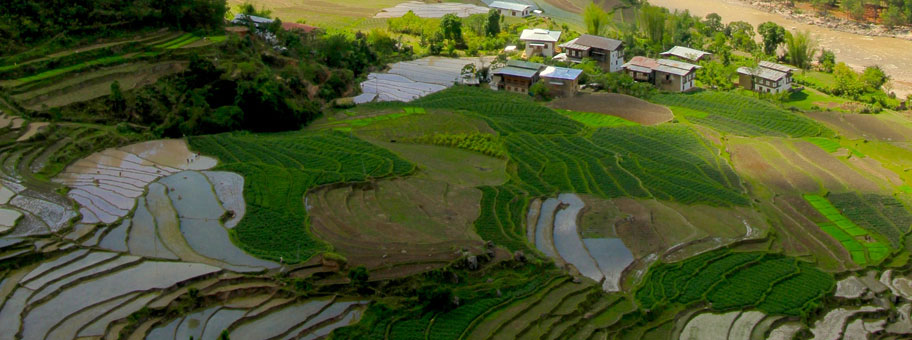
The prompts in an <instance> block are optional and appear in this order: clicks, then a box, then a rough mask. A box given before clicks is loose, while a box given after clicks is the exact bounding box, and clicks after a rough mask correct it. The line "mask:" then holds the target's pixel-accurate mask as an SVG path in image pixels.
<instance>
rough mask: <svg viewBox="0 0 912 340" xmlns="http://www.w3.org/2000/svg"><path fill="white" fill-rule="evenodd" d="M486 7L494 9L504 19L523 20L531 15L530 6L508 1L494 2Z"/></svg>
mask: <svg viewBox="0 0 912 340" xmlns="http://www.w3.org/2000/svg"><path fill="white" fill-rule="evenodd" d="M488 7H490V8H493V9H496V10H497V11H498V12H500V15H502V16H505V17H517V18H524V17H527V16H529V15H530V14H532V6H529V5H526V4H518V3H515V2H508V1H494V2H492V3H491V4H490V5H488Z"/></svg>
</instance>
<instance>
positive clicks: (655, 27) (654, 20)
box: [641, 4, 666, 47]
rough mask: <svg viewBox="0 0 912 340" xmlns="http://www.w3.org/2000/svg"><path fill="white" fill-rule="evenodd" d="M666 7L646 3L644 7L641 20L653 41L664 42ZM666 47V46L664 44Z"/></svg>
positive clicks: (647, 34)
mask: <svg viewBox="0 0 912 340" xmlns="http://www.w3.org/2000/svg"><path fill="white" fill-rule="evenodd" d="M665 19H666V18H665V9H664V8H662V7H657V6H652V5H649V4H646V6H644V7H643V13H642V16H641V20H642V21H643V29H644V30H645V31H646V36H647V37H648V38H649V39H650V40H652V41H653V42H658V43H662V40H663V39H664V38H665ZM663 47H664V46H663Z"/></svg>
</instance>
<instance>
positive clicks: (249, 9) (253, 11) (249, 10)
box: [239, 1, 272, 18]
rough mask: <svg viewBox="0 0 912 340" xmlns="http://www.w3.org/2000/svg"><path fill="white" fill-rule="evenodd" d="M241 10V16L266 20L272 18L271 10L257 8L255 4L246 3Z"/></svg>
mask: <svg viewBox="0 0 912 340" xmlns="http://www.w3.org/2000/svg"><path fill="white" fill-rule="evenodd" d="M239 10H240V12H241V14H246V15H253V16H258V17H264V18H269V17H270V16H272V11H271V10H269V9H267V8H266V7H260V8H257V7H256V5H255V4H253V3H251V2H249V1H245V2H244V3H243V4H241V5H240V8H239Z"/></svg>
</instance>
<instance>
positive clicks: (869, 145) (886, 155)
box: [843, 141, 912, 183]
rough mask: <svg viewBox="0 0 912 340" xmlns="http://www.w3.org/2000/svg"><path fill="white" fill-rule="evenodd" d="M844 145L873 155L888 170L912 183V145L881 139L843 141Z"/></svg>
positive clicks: (868, 155)
mask: <svg viewBox="0 0 912 340" xmlns="http://www.w3.org/2000/svg"><path fill="white" fill-rule="evenodd" d="M843 145H845V146H847V147H851V148H852V150H857V151H858V152H859V153H861V154H863V155H865V156H867V157H871V158H873V159H875V160H877V161H878V162H880V164H881V165H882V166H883V167H884V168H887V170H890V171H892V172H893V173H895V174H897V175H898V176H899V177H900V178H901V179H902V180H903V182H905V183H912V171H908V170H909V169H912V146H907V147H903V146H902V145H900V144H895V143H889V142H880V141H843Z"/></svg>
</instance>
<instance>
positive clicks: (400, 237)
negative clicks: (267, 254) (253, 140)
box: [305, 177, 483, 275]
mask: <svg viewBox="0 0 912 340" xmlns="http://www.w3.org/2000/svg"><path fill="white" fill-rule="evenodd" d="M480 200H481V192H480V191H479V190H477V189H474V188H454V187H451V186H450V184H447V183H445V182H440V181H434V180H427V179H421V178H415V177H410V178H405V179H393V180H387V181H379V182H375V183H368V184H359V185H348V186H329V187H324V188H320V189H317V190H315V191H313V192H311V193H309V194H308V195H307V199H306V203H305V204H306V205H307V207H308V210H309V212H310V218H311V222H312V224H311V229H312V231H313V232H314V233H315V234H316V235H317V236H318V237H320V238H321V239H323V240H324V241H326V242H329V243H330V244H332V245H333V247H334V249H335V250H336V251H337V252H339V253H341V254H342V255H344V256H345V257H346V258H348V260H349V263H350V264H353V265H364V266H366V267H368V269H371V270H375V269H385V271H386V272H387V274H385V275H393V273H397V272H403V273H405V272H412V270H405V271H400V270H390V269H391V268H393V267H397V266H401V265H405V264H409V265H414V266H410V267H412V269H415V268H423V267H424V266H423V264H429V265H431V264H435V263H436V264H439V263H446V262H449V261H452V260H454V259H456V258H459V257H460V256H462V250H463V249H465V250H469V251H470V252H472V253H479V252H480V251H481V247H482V245H483V243H482V241H481V239H480V238H479V237H478V236H477V235H475V232H474V226H473V223H474V221H475V219H476V218H477V217H478V214H479V208H480V205H479V202H480ZM431 267H432V268H436V267H437V266H436V265H432V266H431Z"/></svg>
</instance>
